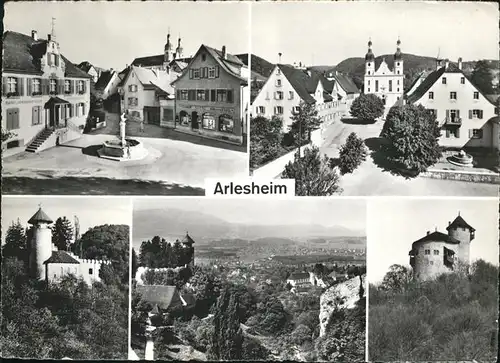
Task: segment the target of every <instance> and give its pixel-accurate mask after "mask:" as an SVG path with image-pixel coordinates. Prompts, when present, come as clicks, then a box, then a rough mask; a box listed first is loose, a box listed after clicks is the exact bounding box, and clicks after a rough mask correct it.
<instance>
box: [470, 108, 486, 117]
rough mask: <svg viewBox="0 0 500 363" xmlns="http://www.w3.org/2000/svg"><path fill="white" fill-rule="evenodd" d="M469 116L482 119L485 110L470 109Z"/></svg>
mask: <svg viewBox="0 0 500 363" xmlns="http://www.w3.org/2000/svg"><path fill="white" fill-rule="evenodd" d="M469 118H470V119H473V118H478V119H482V118H483V110H470V111H469Z"/></svg>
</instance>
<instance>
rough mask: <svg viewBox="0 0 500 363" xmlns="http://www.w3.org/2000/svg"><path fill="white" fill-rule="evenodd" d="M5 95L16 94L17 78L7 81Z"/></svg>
mask: <svg viewBox="0 0 500 363" xmlns="http://www.w3.org/2000/svg"><path fill="white" fill-rule="evenodd" d="M7 93H12V94H14V93H17V78H14V77H9V78H8V79H7Z"/></svg>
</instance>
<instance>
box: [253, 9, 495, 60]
mask: <svg viewBox="0 0 500 363" xmlns="http://www.w3.org/2000/svg"><path fill="white" fill-rule="evenodd" d="M498 18H499V12H498V5H496V4H495V3H482V2H481V3H478V2H474V3H467V2H426V3H423V2H417V1H415V2H408V1H404V2H396V1H375V2H352V1H349V2H333V1H332V2H323V1H321V2H286V3H285V2H256V3H254V4H253V6H252V53H253V54H255V55H257V56H259V57H262V58H264V59H266V60H268V61H270V62H271V63H277V62H278V52H281V53H282V58H281V62H282V63H289V64H292V63H294V62H297V63H299V62H302V63H305V64H306V65H310V64H314V65H336V64H337V63H339V62H341V61H342V60H344V59H346V58H350V57H364V56H365V54H366V52H367V43H368V40H369V38H370V37H371V39H372V42H373V47H372V48H373V52H374V54H375V56H377V55H380V54H393V53H394V52H395V51H396V41H397V39H398V36H399V37H400V39H401V42H402V44H401V50H402V52H403V54H404V53H405V52H406V53H412V54H416V55H422V56H430V57H436V56H437V55H438V51H439V53H440V57H442V58H449V59H450V60H457V59H458V57H462V58H463V59H464V61H467V60H476V59H498V42H499V29H498V25H499V23H498Z"/></svg>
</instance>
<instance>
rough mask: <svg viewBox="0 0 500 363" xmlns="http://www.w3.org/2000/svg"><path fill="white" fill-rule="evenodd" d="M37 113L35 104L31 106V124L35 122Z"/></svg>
mask: <svg viewBox="0 0 500 363" xmlns="http://www.w3.org/2000/svg"><path fill="white" fill-rule="evenodd" d="M37 113H38V108H37V106H33V108H32V109H31V124H32V125H36V124H37Z"/></svg>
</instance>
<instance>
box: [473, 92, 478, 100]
mask: <svg viewBox="0 0 500 363" xmlns="http://www.w3.org/2000/svg"><path fill="white" fill-rule="evenodd" d="M473 97H474V99H475V100H478V99H479V92H474V96H473Z"/></svg>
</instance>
